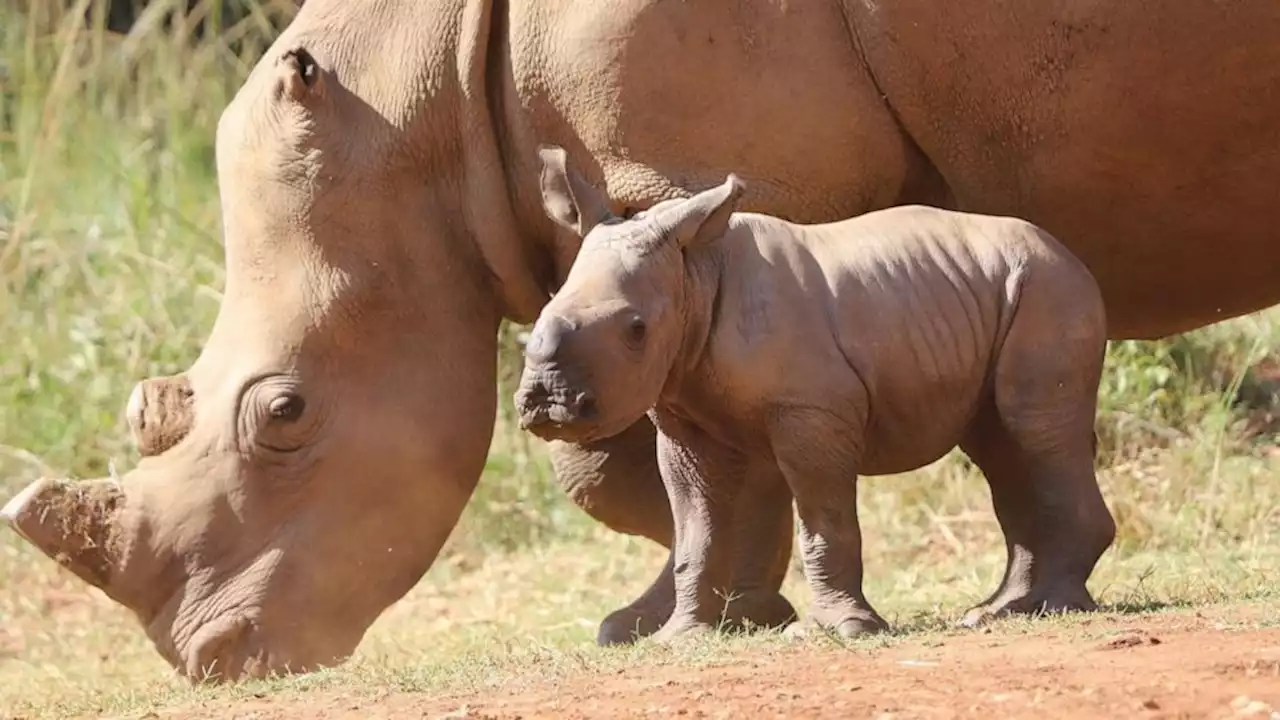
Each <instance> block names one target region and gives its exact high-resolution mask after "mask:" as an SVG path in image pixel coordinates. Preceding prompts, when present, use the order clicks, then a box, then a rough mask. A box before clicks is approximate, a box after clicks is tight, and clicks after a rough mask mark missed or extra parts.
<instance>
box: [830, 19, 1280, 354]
mask: <svg viewBox="0 0 1280 720" xmlns="http://www.w3.org/2000/svg"><path fill="white" fill-rule="evenodd" d="M846 9H847V10H848V15H849V17H850V19H851V22H852V24H853V29H854V31H855V32H856V34H857V35H858V37H859V39H860V41H861V43H862V45H863V47H864V49H865V52H866V55H867V58H868V63H869V65H870V67H871V70H872V72H873V73H874V75H875V77H876V80H877V81H878V83H879V85H880V87H881V89H882V90H883V91H884V92H885V94H886V96H887V97H888V99H889V102H890V104H891V105H892V106H893V108H894V110H895V111H896V113H897V116H898V117H899V119H900V120H901V122H902V123H903V125H904V126H905V128H906V130H907V132H908V133H909V134H910V135H911V136H912V137H913V138H914V139H915V141H916V142H917V143H918V145H919V146H920V148H921V149H922V150H923V152H924V153H925V155H927V156H928V157H929V158H930V159H931V160H932V162H933V163H934V165H935V167H937V169H938V170H939V172H940V173H941V174H942V176H943V177H944V178H945V179H946V181H947V182H948V184H949V185H950V186H951V189H952V191H953V193H954V196H955V199H956V202H957V203H958V205H959V207H960V208H961V209H966V210H973V211H979V212H988V213H998V214H1012V215H1018V216H1021V217H1025V218H1027V219H1029V220H1031V221H1033V222H1035V223H1038V224H1040V225H1041V226H1043V227H1044V228H1046V229H1047V230H1049V231H1050V232H1051V233H1053V234H1054V235H1055V236H1057V237H1058V238H1059V239H1060V240H1062V241H1063V242H1064V243H1065V244H1066V245H1067V246H1068V247H1070V248H1071V249H1072V250H1073V251H1074V252H1076V253H1077V254H1078V255H1079V256H1080V257H1081V258H1082V259H1083V260H1084V261H1085V262H1086V263H1087V264H1088V265H1089V267H1090V269H1091V270H1092V271H1093V272H1094V273H1095V275H1096V276H1097V278H1098V281H1099V283H1100V284H1101V286H1102V289H1103V292H1104V295H1105V297H1106V301H1107V311H1108V315H1109V319H1110V328H1109V330H1110V335H1111V336H1112V337H1154V336H1160V335H1165V334H1170V333H1174V332H1179V331H1183V330H1187V329H1191V328H1195V327H1199V326H1202V325H1205V324H1208V323H1211V322H1215V321H1218V320H1223V319H1226V318H1228V317H1231V316H1235V315H1240V314H1243V313H1248V312H1252V311H1255V310H1259V309H1262V308H1265V307H1267V306H1269V305H1272V304H1275V303H1277V302H1280V240H1277V237H1276V234H1277V228H1280V202H1277V201H1276V198H1277V197H1278V196H1280V42H1277V38H1280V3H1276V2H1275V1H1274V0H1238V1H1237V2H1231V3H1222V2H1215V1H1213V0H1176V1H1175V0H1165V1H1163V2H1159V1H1156V0H1150V1H1145V0H1118V1H1117V2H1106V3H1102V2H1096V1H1094V0H1066V1H1063V0H1027V1H1026V2H1020V3H1014V4H1008V3H998V2H996V1H995V0H955V1H954V2H949V3H937V2H933V1H932V0H849V1H848V2H847V8H846Z"/></svg>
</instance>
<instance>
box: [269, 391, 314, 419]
mask: <svg viewBox="0 0 1280 720" xmlns="http://www.w3.org/2000/svg"><path fill="white" fill-rule="evenodd" d="M306 409H307V401H306V400H303V399H302V396H300V395H296V394H294V393H285V394H283V395H280V396H279V397H276V398H274V399H272V401H271V404H269V405H268V406H267V412H268V413H270V415H271V419H272V420H279V421H281V422H294V421H296V420H297V419H298V418H300V417H302V413H303V411H304V410H306Z"/></svg>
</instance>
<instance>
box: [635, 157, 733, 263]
mask: <svg viewBox="0 0 1280 720" xmlns="http://www.w3.org/2000/svg"><path fill="white" fill-rule="evenodd" d="M746 187H747V186H746V184H745V183H743V182H742V180H741V179H739V178H738V176H737V175H735V174H733V173H729V175H728V176H727V177H725V179H724V182H723V183H721V184H720V185H717V186H715V187H713V188H710V189H708V190H703V191H702V192H700V193H698V194H697V195H694V196H693V197H691V198H689V199H688V200H685V201H684V202H682V203H680V204H678V205H675V206H673V207H671V209H669V210H667V211H665V212H663V213H662V216H661V217H658V218H655V219H654V220H655V222H657V223H658V224H659V225H661V226H662V228H663V229H662V235H663V236H664V237H666V238H667V239H668V240H670V241H674V242H675V243H676V244H677V245H678V246H679V247H681V248H691V247H696V246H697V245H699V244H702V243H707V242H710V241H712V240H715V239H716V238H718V237H720V236H721V235H724V234H725V232H726V231H727V230H728V229H729V217H730V216H731V215H733V212H734V210H735V209H737V206H738V198H740V197H742V192H743V191H744V190H746Z"/></svg>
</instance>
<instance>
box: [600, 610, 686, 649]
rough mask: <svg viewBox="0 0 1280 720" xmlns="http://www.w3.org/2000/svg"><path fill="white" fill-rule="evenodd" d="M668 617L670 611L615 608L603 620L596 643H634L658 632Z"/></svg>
mask: <svg viewBox="0 0 1280 720" xmlns="http://www.w3.org/2000/svg"><path fill="white" fill-rule="evenodd" d="M668 617H670V612H666V613H656V612H653V611H651V610H650V611H646V610H640V609H636V608H634V607H625V608H622V609H620V610H615V611H613V612H611V613H609V615H608V617H606V618H605V619H604V620H603V621H601V623H600V629H599V630H597V631H596V644H597V645H600V646H602V647H608V646H610V645H634V644H635V643H636V642H637V641H639V640H640V639H641V638H645V637H648V636H650V635H652V634H654V633H655V632H657V631H658V629H659V628H661V627H662V624H663V623H665V622H666V621H667V618H668Z"/></svg>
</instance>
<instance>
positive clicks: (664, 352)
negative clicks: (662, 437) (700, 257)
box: [515, 145, 745, 442]
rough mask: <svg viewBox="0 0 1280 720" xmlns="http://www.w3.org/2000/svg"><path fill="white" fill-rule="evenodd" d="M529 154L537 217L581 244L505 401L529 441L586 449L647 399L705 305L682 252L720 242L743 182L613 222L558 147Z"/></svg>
mask: <svg viewBox="0 0 1280 720" xmlns="http://www.w3.org/2000/svg"><path fill="white" fill-rule="evenodd" d="M539 156H540V158H541V160H542V174H541V189H542V198H543V205H544V208H545V212H546V214H547V216H548V217H550V218H551V219H552V220H553V221H555V222H556V223H557V224H559V225H561V226H563V227H565V228H567V229H568V230H570V231H572V232H573V233H575V234H577V235H579V236H581V237H582V248H581V249H580V250H579V252H578V255H577V258H576V259H575V260H574V261H573V265H572V266H571V267H570V269H569V274H568V276H567V277H566V279H565V282H564V285H563V286H562V287H561V288H560V290H559V291H558V292H557V293H556V295H555V297H554V298H552V300H551V302H549V303H548V304H547V305H546V307H544V308H543V310H542V312H541V313H540V314H539V315H538V319H537V321H536V322H535V323H534V326H533V329H532V330H531V331H530V333H529V340H528V343H527V344H526V345H525V367H524V370H523V372H522V374H521V378H520V386H519V388H518V389H517V390H516V394H515V404H516V409H517V411H518V413H519V415H520V426H521V427H522V428H524V429H526V430H528V431H530V432H532V433H533V434H535V435H537V436H539V437H543V438H546V439H558V440H570V441H575V442H593V441H597V440H600V439H602V438H607V437H611V436H613V435H616V434H617V433H619V432H621V431H623V430H625V429H626V428H628V427H630V426H631V425H632V424H633V423H635V422H636V421H637V420H638V419H639V418H641V417H642V416H643V415H644V414H645V412H646V411H647V410H648V409H649V408H650V407H652V406H653V405H654V404H655V403H656V402H657V401H658V398H659V396H660V394H661V392H662V389H663V386H664V384H666V382H667V379H668V377H669V376H670V375H671V372H672V368H673V365H674V364H675V363H676V362H677V359H678V358H679V357H680V355H681V349H682V346H683V344H684V341H685V337H686V331H688V330H690V329H691V326H692V325H693V324H694V322H695V321H693V320H692V319H693V318H694V317H695V316H696V315H697V313H691V312H690V309H691V304H692V303H697V302H700V301H702V300H706V299H707V298H703V297H701V296H700V295H699V296H693V295H694V294H695V293H693V292H691V291H690V289H689V284H688V282H687V278H688V273H687V265H686V253H687V252H689V251H693V250H696V249H698V248H700V247H704V246H705V245H706V244H707V243H709V242H711V241H712V240H715V239H716V238H719V237H721V236H723V235H724V233H725V231H726V230H727V229H728V224H729V219H730V217H731V216H732V214H733V211H734V208H735V206H736V203H737V200H738V198H739V197H740V196H741V195H742V192H743V190H744V189H745V185H744V184H743V183H742V182H741V181H740V180H739V179H738V178H737V176H736V175H733V174H730V175H729V176H728V177H726V178H725V181H724V183H723V184H721V185H718V186H716V187H713V188H710V189H707V190H703V191H702V192H700V193H698V194H696V195H694V196H693V197H690V198H687V199H672V200H665V201H662V202H659V203H657V204H655V205H654V206H653V207H651V208H650V209H648V210H646V211H642V212H639V213H637V214H636V215H634V216H632V217H630V218H627V219H623V218H620V217H617V216H615V215H613V214H612V213H610V212H609V210H608V205H609V203H608V200H607V198H606V196H605V195H604V194H603V193H602V192H601V191H599V190H598V189H596V188H594V187H592V186H591V185H589V184H588V183H587V182H586V181H585V180H584V179H583V178H582V177H581V176H580V175H579V174H578V173H577V172H576V171H574V170H573V169H572V168H569V167H567V164H566V157H567V154H566V153H565V151H564V150H563V149H562V148H559V147H556V146H550V145H546V146H543V147H542V148H540V150H539ZM706 269H707V270H709V271H711V272H712V273H713V274H714V272H715V268H713V267H708V268H706Z"/></svg>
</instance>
